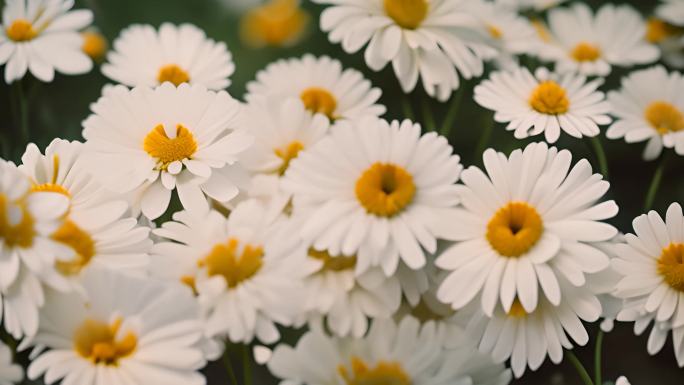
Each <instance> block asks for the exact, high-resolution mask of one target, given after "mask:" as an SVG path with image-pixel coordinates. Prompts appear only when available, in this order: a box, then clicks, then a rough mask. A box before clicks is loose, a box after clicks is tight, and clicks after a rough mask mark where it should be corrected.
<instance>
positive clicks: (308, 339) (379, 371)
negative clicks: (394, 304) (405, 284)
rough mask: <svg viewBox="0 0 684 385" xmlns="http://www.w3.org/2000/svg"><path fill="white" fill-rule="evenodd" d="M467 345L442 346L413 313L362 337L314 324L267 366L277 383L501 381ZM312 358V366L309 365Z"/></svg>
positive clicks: (492, 384)
mask: <svg viewBox="0 0 684 385" xmlns="http://www.w3.org/2000/svg"><path fill="white" fill-rule="evenodd" d="M472 353H473V351H472V350H471V349H459V350H451V351H450V350H446V349H444V347H443V346H442V343H441V333H438V332H437V329H436V328H435V324H434V323H433V322H427V323H426V324H424V325H421V324H420V323H419V322H418V321H417V320H416V319H415V318H413V317H408V316H407V317H404V318H403V319H402V320H401V321H400V322H398V323H395V322H394V321H393V320H376V321H374V322H373V325H372V326H371V329H370V332H369V333H368V335H366V336H365V337H364V338H363V339H352V338H342V339H341V338H335V337H328V336H326V335H325V334H324V333H323V332H322V330H321V328H314V329H312V330H311V331H309V332H307V333H306V334H305V335H304V336H302V337H301V338H300V339H299V342H298V343H297V346H296V347H294V348H292V347H289V346H287V345H283V344H281V345H278V346H277V347H276V349H275V351H274V352H273V356H272V357H271V360H270V361H269V362H268V368H269V369H270V371H271V373H273V374H274V375H275V376H276V377H279V378H281V379H283V381H282V382H281V384H285V383H287V384H292V385H304V384H308V385H314V384H315V385H322V384H326V385H350V384H365V383H378V384H396V385H428V384H454V385H466V384H478V385H505V384H508V382H509V381H510V373H509V372H508V371H507V370H505V368H504V367H503V365H494V364H491V363H490V362H487V361H488V360H487V359H486V358H485V359H484V360H482V359H480V357H479V356H474V355H473V354H472ZM311 357H316V370H312V368H311Z"/></svg>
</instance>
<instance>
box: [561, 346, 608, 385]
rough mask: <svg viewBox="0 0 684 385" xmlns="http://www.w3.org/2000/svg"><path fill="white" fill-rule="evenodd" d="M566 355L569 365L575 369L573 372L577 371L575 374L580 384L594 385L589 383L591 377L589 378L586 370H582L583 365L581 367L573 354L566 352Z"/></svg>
mask: <svg viewBox="0 0 684 385" xmlns="http://www.w3.org/2000/svg"><path fill="white" fill-rule="evenodd" d="M566 353H567V357H568V359H569V360H570V363H571V364H572V366H574V367H575V370H577V373H578V374H579V376H580V378H581V379H582V382H584V384H585V385H594V383H593V382H592V381H591V376H589V373H587V369H585V368H584V365H582V363H581V362H580V360H579V359H578V358H577V356H576V355H575V353H573V352H571V351H570V350H568V351H566ZM599 385H600V384H599Z"/></svg>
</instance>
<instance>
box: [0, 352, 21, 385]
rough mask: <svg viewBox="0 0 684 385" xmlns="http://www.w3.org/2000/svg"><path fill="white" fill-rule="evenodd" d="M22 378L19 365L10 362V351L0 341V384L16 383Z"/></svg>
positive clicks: (11, 384) (10, 384)
mask: <svg viewBox="0 0 684 385" xmlns="http://www.w3.org/2000/svg"><path fill="white" fill-rule="evenodd" d="M22 378H24V372H23V370H22V369H21V366H19V365H15V364H14V363H12V351H11V350H10V348H9V347H7V345H5V344H4V343H2V342H0V385H14V384H18V383H19V381H21V379H22Z"/></svg>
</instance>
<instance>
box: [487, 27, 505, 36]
mask: <svg viewBox="0 0 684 385" xmlns="http://www.w3.org/2000/svg"><path fill="white" fill-rule="evenodd" d="M487 32H489V36H491V37H492V38H494V39H501V38H502V37H503V32H501V29H499V28H498V27H497V26H495V25H493V24H487Z"/></svg>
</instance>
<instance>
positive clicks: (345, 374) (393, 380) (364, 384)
mask: <svg viewBox="0 0 684 385" xmlns="http://www.w3.org/2000/svg"><path fill="white" fill-rule="evenodd" d="M337 370H338V372H339V373H340V375H341V376H342V379H343V380H344V382H345V383H346V384H347V385H411V384H412V381H411V378H410V377H409V375H408V374H407V373H406V371H404V368H403V367H402V366H401V364H400V363H398V362H386V361H378V362H377V364H376V365H375V366H374V367H370V366H369V365H368V364H367V363H365V362H364V361H363V360H362V359H360V358H358V357H352V359H351V370H350V369H348V368H347V367H346V366H344V365H340V366H338V368H337Z"/></svg>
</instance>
